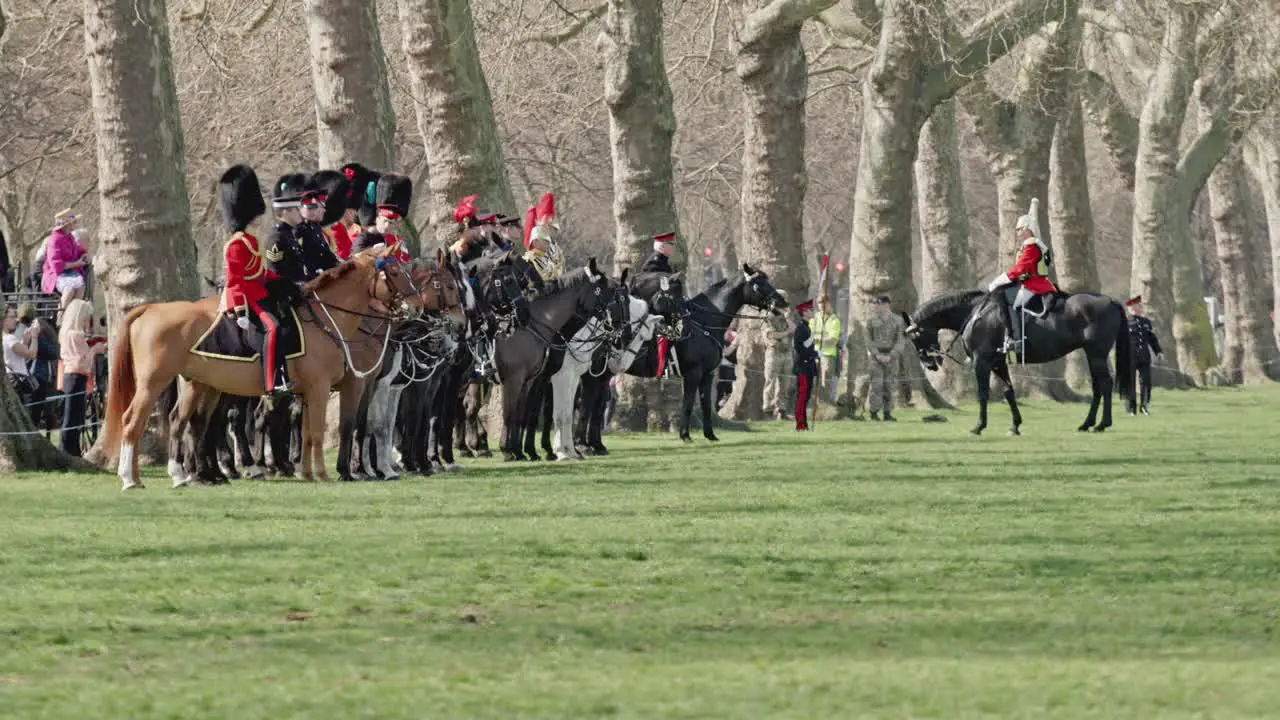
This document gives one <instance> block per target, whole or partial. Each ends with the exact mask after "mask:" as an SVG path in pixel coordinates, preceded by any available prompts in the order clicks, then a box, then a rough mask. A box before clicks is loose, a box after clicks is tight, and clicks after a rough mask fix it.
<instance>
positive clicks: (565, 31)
mask: <svg viewBox="0 0 1280 720" xmlns="http://www.w3.org/2000/svg"><path fill="white" fill-rule="evenodd" d="M561 9H563V8H561ZM608 9H609V3H607V2H602V3H599V4H598V5H595V6H594V7H592V8H591V9H589V10H587V11H586V12H584V13H582V14H581V15H574V14H573V13H568V11H567V10H566V11H565V12H566V13H568V14H569V16H570V17H573V18H574V21H573V22H572V23H570V24H569V25H567V26H565V27H563V28H560V29H558V30H552V31H550V32H545V33H539V34H537V35H530V36H528V37H524V38H521V39H520V40H519V42H520V43H522V44H527V43H544V44H546V45H550V46H551V47H553V48H555V47H560V46H561V45H563V44H565V43H567V42H569V41H570V40H572V39H574V38H575V37H577V36H579V35H581V34H582V31H583V30H585V29H586V27H587V26H588V25H590V24H591V23H592V22H594V21H595V20H596V18H599V17H600V16H601V15H604V13H605V11H606V10H608Z"/></svg>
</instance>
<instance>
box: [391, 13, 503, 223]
mask: <svg viewBox="0 0 1280 720" xmlns="http://www.w3.org/2000/svg"><path fill="white" fill-rule="evenodd" d="M398 6H399V9H400V26H401V30H402V38H403V44H404V51H405V55H406V56H407V57H408V62H409V79H410V87H411V89H412V90H413V95H414V107H415V108H416V112H417V116H418V131H419V132H420V133H421V134H422V141H423V143H424V145H425V146H426V155H427V166H428V177H429V180H428V185H429V188H430V195H431V209H430V215H429V218H430V219H429V227H426V228H423V236H424V242H425V238H428V237H429V238H433V239H434V241H435V242H434V244H435V245H440V246H446V247H447V246H448V245H449V244H450V243H452V242H453V241H454V240H455V239H457V229H456V227H455V224H454V221H453V210H454V208H455V207H456V206H457V204H458V202H459V201H460V200H462V198H463V197H465V196H467V195H471V194H476V193H478V194H479V195H480V202H479V204H480V206H481V208H482V209H490V210H493V211H497V212H505V213H508V214H519V208H517V207H515V199H514V198H513V197H512V194H511V184H510V183H509V182H508V180H507V171H506V161H505V160H504V159H503V154H502V140H501V136H500V135H499V134H498V122H497V120H496V119H495V118H494V115H493V98H492V96H491V95H490V93H489V83H488V81H487V80H486V79H485V74H484V67H483V66H482V65H481V62H480V52H479V50H478V49H477V47H476V31H475V22H474V20H473V19H472V15H471V2H470V0H398Z"/></svg>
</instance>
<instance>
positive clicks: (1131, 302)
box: [1124, 295, 1142, 307]
mask: <svg viewBox="0 0 1280 720" xmlns="http://www.w3.org/2000/svg"><path fill="white" fill-rule="evenodd" d="M1140 302H1142V296H1141V295H1134V296H1133V297H1131V298H1129V299H1128V300H1125V301H1124V304H1125V305H1126V306H1129V307H1132V306H1134V305H1137V304H1138V303H1140Z"/></svg>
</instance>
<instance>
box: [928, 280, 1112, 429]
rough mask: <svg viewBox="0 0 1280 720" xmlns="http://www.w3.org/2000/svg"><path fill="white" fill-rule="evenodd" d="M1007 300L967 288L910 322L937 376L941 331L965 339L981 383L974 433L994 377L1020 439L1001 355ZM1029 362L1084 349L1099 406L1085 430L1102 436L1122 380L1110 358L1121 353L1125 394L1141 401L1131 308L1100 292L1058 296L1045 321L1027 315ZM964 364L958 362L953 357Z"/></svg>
mask: <svg viewBox="0 0 1280 720" xmlns="http://www.w3.org/2000/svg"><path fill="white" fill-rule="evenodd" d="M1002 313H1003V311H1002V309H1001V307H1000V300H999V298H997V297H996V296H995V295H991V294H988V293H986V292H983V291H981V290H964V291H960V292H954V293H949V294H946V295H942V296H940V297H937V298H934V299H932V300H930V301H929V302H927V303H925V304H924V305H921V306H920V307H919V309H917V310H916V311H915V313H914V314H912V315H911V316H910V318H909V319H910V323H909V325H908V326H907V329H906V334H907V337H909V338H911V342H912V343H913V344H914V345H915V346H916V352H917V353H918V354H919V355H920V361H921V362H922V363H924V365H925V366H926V367H928V368H929V369H930V370H937V369H938V367H939V365H940V364H941V363H942V360H943V358H944V357H950V355H948V354H945V353H944V352H943V350H942V345H941V343H940V341H939V340H938V331H939V330H952V331H955V332H957V333H960V335H959V336H958V337H957V339H958V340H962V341H963V343H964V349H965V352H966V353H967V354H968V355H969V357H970V358H971V360H972V362H973V371H974V374H975V375H976V376H977V380H978V404H979V415H978V424H977V425H976V426H975V427H974V428H973V430H971V431H970V432H972V433H973V434H974V435H979V434H981V433H982V431H983V430H985V429H986V427H987V403H988V401H989V400H990V398H991V373H992V372H994V373H995V374H996V377H998V378H1000V381H1001V382H1002V383H1004V386H1005V392H1004V397H1005V400H1007V401H1008V403H1009V412H1010V413H1011V414H1012V415H1013V427H1012V429H1011V430H1010V431H1009V432H1010V434H1012V435H1017V434H1019V432H1018V426H1020V425H1021V424H1022V414H1021V413H1020V412H1018V403H1017V401H1016V400H1015V399H1014V394H1013V383H1012V382H1011V380H1010V378H1009V364H1008V360H1007V359H1006V356H1005V354H1004V353H1003V352H1001V348H1002V346H1003V343H1004V334H1005V324H1004V318H1003V314H1002ZM1023 338H1024V340H1025V342H1024V344H1023V348H1024V351H1023V358H1022V359H1023V362H1025V363H1029V364H1038V363H1047V362H1053V361H1054V360H1057V359H1058V358H1061V357H1063V356H1065V355H1066V354H1068V353H1070V352H1071V351H1073V350H1077V349H1082V348H1083V349H1084V352H1085V356H1086V357H1087V358H1088V359H1089V376H1090V379H1091V380H1092V384H1093V401H1092V402H1091V403H1090V405H1089V415H1088V417H1086V418H1085V420H1084V424H1082V425H1081V426H1080V428H1079V429H1080V430H1081V432H1083V431H1086V430H1089V429H1093V430H1094V432H1102V431H1104V430H1106V429H1107V428H1109V427H1111V393H1112V389H1113V388H1114V381H1113V379H1112V376H1111V368H1110V366H1109V365H1108V363H1107V355H1108V354H1110V352H1111V348H1112V347H1115V349H1116V371H1117V374H1118V375H1119V376H1120V390H1121V391H1122V392H1124V393H1125V394H1126V395H1127V396H1129V397H1130V398H1132V396H1133V362H1132V357H1131V353H1132V348H1131V346H1130V344H1129V321H1128V318H1126V317H1125V313H1124V308H1123V307H1121V306H1120V303H1118V302H1116V301H1115V300H1114V299H1113V298H1109V297H1107V296H1105V295H1094V294H1092V293H1075V294H1070V295H1068V294H1066V293H1058V294H1057V296H1056V297H1054V298H1052V302H1051V303H1050V306H1049V310H1048V312H1045V313H1044V315H1043V317H1038V318H1037V317H1034V316H1031V315H1028V316H1027V325H1026V333H1025V335H1024V336H1023ZM952 360H956V358H952ZM957 362H958V360H957ZM1099 402H1101V403H1102V422H1100V423H1099V422H1097V417H1098V404H1099Z"/></svg>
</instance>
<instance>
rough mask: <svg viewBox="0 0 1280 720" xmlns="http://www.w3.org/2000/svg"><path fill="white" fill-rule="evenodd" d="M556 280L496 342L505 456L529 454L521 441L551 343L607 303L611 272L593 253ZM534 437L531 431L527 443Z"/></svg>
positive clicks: (562, 340) (535, 404)
mask: <svg viewBox="0 0 1280 720" xmlns="http://www.w3.org/2000/svg"><path fill="white" fill-rule="evenodd" d="M554 285H555V286H556V287H555V289H554V290H552V291H551V292H550V293H549V294H547V295H544V296H542V297H539V298H537V299H535V300H534V301H533V302H531V303H529V315H528V321H527V323H526V324H525V325H524V326H522V327H519V328H517V329H516V330H515V331H514V332H512V333H511V334H509V335H505V336H499V337H498V338H497V341H496V344H495V350H494V353H493V356H494V364H495V366H496V368H497V372H498V381H499V382H500V383H502V417H503V424H504V427H503V440H502V456H503V459H504V460H507V461H513V460H515V461H520V460H526V459H529V458H528V457H527V456H526V453H525V451H524V449H522V447H521V446H522V442H521V441H522V440H523V439H524V433H525V432H526V431H529V430H531V429H530V428H529V425H530V422H529V421H530V420H531V419H532V418H533V417H534V415H533V413H532V410H533V409H534V408H539V407H541V405H539V404H538V401H539V399H540V398H539V397H538V396H536V393H535V391H536V389H537V381H538V379H539V377H540V375H541V374H542V372H543V369H544V368H545V366H546V362H547V355H548V351H549V348H550V347H552V346H553V345H557V344H558V345H561V346H562V345H564V343H565V340H566V339H567V338H569V337H572V336H573V334H574V333H576V332H577V331H578V330H579V329H580V328H581V327H582V325H583V324H585V323H586V321H587V320H588V319H589V318H591V317H593V316H594V315H596V314H597V312H598V310H600V309H602V308H603V307H604V306H605V304H606V302H607V300H608V297H609V294H608V293H609V286H610V281H609V278H608V276H606V275H605V274H604V273H602V272H600V271H599V269H597V267H596V260H595V258H591V259H590V261H589V262H588V263H587V266H586V267H585V268H581V269H577V270H571V271H569V272H567V273H565V274H564V275H562V276H561V277H559V278H557V279H556V280H555V281H554ZM532 440H533V438H532V434H530V442H529V449H532V445H533V442H532Z"/></svg>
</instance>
